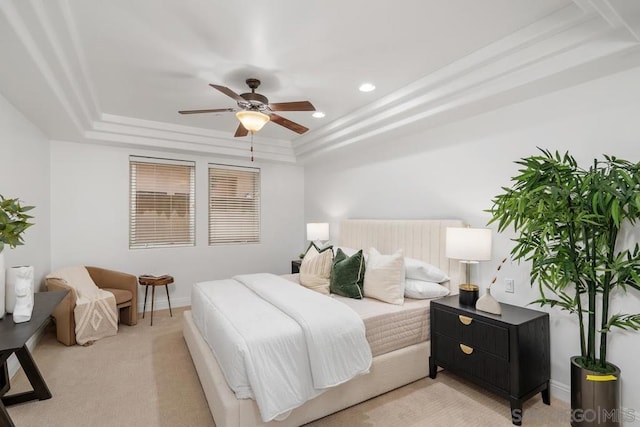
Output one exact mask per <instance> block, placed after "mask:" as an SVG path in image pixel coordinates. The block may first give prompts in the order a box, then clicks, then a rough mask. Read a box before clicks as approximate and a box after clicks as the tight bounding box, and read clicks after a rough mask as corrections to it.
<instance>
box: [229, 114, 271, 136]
mask: <svg viewBox="0 0 640 427" xmlns="http://www.w3.org/2000/svg"><path fill="white" fill-rule="evenodd" d="M236 117H237V118H238V120H240V123H242V126H244V128H245V129H246V130H248V131H249V132H251V133H255V132H258V131H259V130H260V129H262V127H263V126H264V125H265V124H267V122H268V121H269V116H267V115H266V114H264V113H261V112H260V111H253V110H246V111H238V112H237V113H236Z"/></svg>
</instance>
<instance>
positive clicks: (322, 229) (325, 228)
mask: <svg viewBox="0 0 640 427" xmlns="http://www.w3.org/2000/svg"><path fill="white" fill-rule="evenodd" d="M307 240H310V241H312V242H314V243H316V246H318V248H321V247H322V246H324V244H325V243H326V242H327V241H329V223H328V222H310V223H308V224H307ZM323 242H325V243H323Z"/></svg>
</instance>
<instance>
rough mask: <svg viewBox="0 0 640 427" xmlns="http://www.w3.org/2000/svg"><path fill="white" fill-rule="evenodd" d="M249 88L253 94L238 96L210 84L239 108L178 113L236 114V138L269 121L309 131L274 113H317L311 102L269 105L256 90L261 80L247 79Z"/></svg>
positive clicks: (300, 132)
mask: <svg viewBox="0 0 640 427" xmlns="http://www.w3.org/2000/svg"><path fill="white" fill-rule="evenodd" d="M246 83H247V86H249V88H250V89H251V92H247V93H242V94H240V95H238V94H237V93H235V92H234V91H232V90H231V89H229V88H228V87H226V86H219V85H214V84H209V86H211V87H212V88H214V89H217V90H219V91H220V92H222V93H224V94H225V95H227V96H228V97H230V98H233V99H234V100H235V101H236V102H237V103H238V108H214V109H208V110H183V111H178V113H180V114H200V113H224V112H236V117H238V120H240V124H239V125H238V128H237V129H236V133H235V135H234V136H235V137H240V136H246V135H247V134H248V133H249V132H250V131H251V132H252V133H254V132H257V131H259V130H260V129H261V128H262V126H264V125H265V124H266V123H267V122H268V121H272V122H274V123H277V124H279V125H280V126H283V127H285V128H287V129H289V130H292V131H294V132H297V133H299V134H303V133H305V132H306V131H308V130H309V128H306V127H304V126H302V125H301V124H299V123H296V122H292V121H291V120H289V119H285V118H284V117H282V116H280V115H278V114H275V113H274V111H315V110H316V109H315V107H314V106H313V105H312V104H311V103H310V102H309V101H296V102H276V103H269V99H267V97H266V96H264V95H262V94H259V93H256V89H257V88H258V86H260V80H258V79H253V78H251V79H247V80H246Z"/></svg>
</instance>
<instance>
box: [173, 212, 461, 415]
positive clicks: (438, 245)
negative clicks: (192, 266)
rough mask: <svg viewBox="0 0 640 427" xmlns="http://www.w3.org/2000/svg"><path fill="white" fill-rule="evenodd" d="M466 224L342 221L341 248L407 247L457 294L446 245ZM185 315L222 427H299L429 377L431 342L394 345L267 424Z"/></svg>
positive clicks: (454, 266)
mask: <svg viewBox="0 0 640 427" xmlns="http://www.w3.org/2000/svg"><path fill="white" fill-rule="evenodd" d="M462 226H464V224H463V222H462V221H460V220H345V221H342V222H341V223H340V230H339V236H340V237H339V239H338V245H340V246H344V247H350V248H369V247H375V248H376V249H378V250H379V251H380V252H382V253H393V252H394V251H396V250H397V249H403V250H404V255H405V256H406V257H411V258H417V259H420V260H423V261H426V262H428V263H430V264H433V265H435V266H438V267H439V268H441V269H442V270H443V271H445V272H446V273H447V275H448V276H449V277H450V278H451V280H450V281H449V282H446V283H445V285H446V286H448V287H449V289H450V291H451V293H456V292H457V289H458V285H459V283H460V277H461V269H460V265H459V263H458V262H457V261H455V260H450V259H448V258H447V257H446V256H445V244H444V242H445V232H446V228H447V227H462ZM365 300H366V299H365ZM413 301H414V300H408V301H407V304H418V305H419V304H425V302H424V301H422V302H418V303H415V302H413ZM365 302H366V301H365ZM381 304H384V303H381ZM375 309H376V308H375V303H373V304H371V303H370V306H369V308H367V309H364V311H365V312H366V311H367V310H373V311H375ZM184 316H185V319H184V329H183V334H184V338H185V341H186V343H187V346H188V348H189V352H190V354H191V357H192V359H193V363H194V366H195V368H196V371H197V373H198V376H199V378H200V383H201V385H202V388H203V390H204V393H205V396H206V398H207V402H208V404H209V408H210V410H211V413H212V414H213V417H214V420H215V422H216V425H217V426H218V427H250V426H267V425H273V426H281V427H289V426H299V425H302V424H305V423H308V422H310V421H313V420H316V419H318V418H322V417H324V416H326V415H329V414H332V413H334V412H337V411H340V410H342V409H345V408H347V407H349V406H352V405H355V404H357V403H360V402H363V401H365V400H367V399H370V398H372V397H375V396H378V395H380V394H383V393H385V392H388V391H391V390H393V389H396V388H398V387H401V386H403V385H406V384H409V383H411V382H413V381H416V380H419V379H421V378H424V377H426V376H427V374H428V356H429V344H430V343H429V341H428V340H424V341H423V340H417V341H419V342H417V343H414V344H411V345H408V346H404V347H401V348H396V347H397V344H391V345H392V347H390V348H386V349H382V350H380V349H377V350H376V351H374V354H373V356H374V357H373V362H372V364H371V368H370V371H369V373H368V374H365V375H360V376H357V377H356V378H354V379H352V380H350V381H348V382H346V383H344V384H341V385H339V386H337V387H334V388H331V389H329V390H328V391H326V392H324V393H322V394H320V395H319V396H317V397H315V398H314V399H312V400H309V401H308V402H306V403H305V404H303V405H302V406H300V407H298V408H296V409H294V410H293V411H292V412H291V413H290V415H289V416H288V417H287V418H285V419H284V420H282V421H271V422H269V423H264V422H262V420H261V417H260V412H259V410H258V407H257V405H256V402H255V401H254V400H252V399H238V398H236V395H235V394H234V392H233V391H232V390H231V389H230V388H229V386H228V385H227V382H226V380H225V377H224V375H223V373H222V370H221V369H220V366H219V365H218V363H217V361H216V358H215V357H214V355H213V353H212V352H211V349H210V348H209V346H208V344H207V342H206V341H205V339H204V338H203V336H202V335H201V334H200V332H199V330H198V327H197V326H196V325H195V323H194V319H193V316H192V313H191V311H186V312H185V313H184ZM374 317H375V316H374ZM365 324H366V322H365ZM387 332H388V331H387ZM423 338H424V337H423ZM368 339H369V337H368ZM389 350H391V351H389Z"/></svg>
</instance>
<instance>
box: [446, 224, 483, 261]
mask: <svg viewBox="0 0 640 427" xmlns="http://www.w3.org/2000/svg"><path fill="white" fill-rule="evenodd" d="M446 245H447V246H446V252H445V253H446V256H447V258H453V259H459V260H464V261H488V260H490V259H491V229H489V228H457V227H447V238H446Z"/></svg>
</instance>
